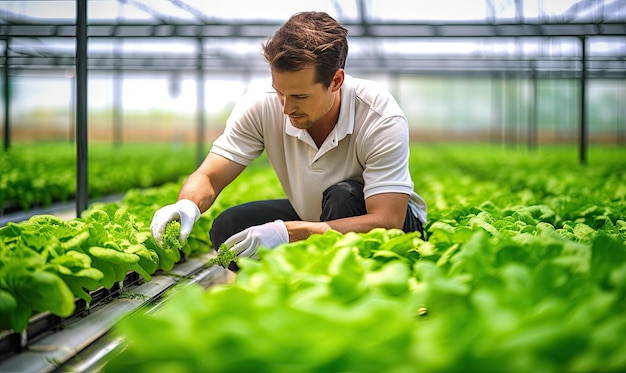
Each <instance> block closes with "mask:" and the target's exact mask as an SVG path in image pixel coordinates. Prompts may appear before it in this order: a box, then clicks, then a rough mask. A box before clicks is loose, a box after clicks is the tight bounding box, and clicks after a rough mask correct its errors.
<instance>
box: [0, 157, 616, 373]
mask: <svg viewBox="0 0 626 373" xmlns="http://www.w3.org/2000/svg"><path fill="white" fill-rule="evenodd" d="M623 155H624V151H623V150H620V149H597V150H594V152H593V153H592V154H591V157H590V163H591V164H589V165H587V166H581V165H579V164H577V162H576V154H575V150H572V149H567V148H564V149H549V150H548V149H546V150H541V151H538V152H535V153H525V152H520V151H511V150H510V149H499V148H493V147H485V146H482V147H468V146H461V147H429V146H415V147H414V148H413V149H412V156H411V167H412V169H411V171H412V174H413V177H414V180H415V181H416V190H417V191H418V192H420V194H422V195H423V196H424V197H425V199H426V200H427V201H428V202H429V207H430V209H429V217H430V219H429V222H428V223H427V225H426V228H427V232H428V240H423V239H422V238H420V237H418V236H417V235H415V234H402V233H401V232H398V231H381V230H376V231H373V232H370V233H367V234H349V235H345V236H343V235H339V234H337V233H335V232H329V233H328V234H326V235H322V236H312V237H311V238H310V239H309V240H307V241H303V242H300V243H296V244H291V245H285V246H283V247H281V248H278V249H276V250H274V251H267V252H265V253H264V254H263V255H262V258H261V260H260V261H250V260H241V261H240V266H241V267H242V271H241V272H240V273H239V275H238V276H237V280H236V282H235V283H234V284H231V285H227V286H218V287H215V288H211V289H210V290H209V291H207V292H205V291H204V290H203V289H200V288H196V287H195V286H190V287H186V288H185V290H180V291H178V292H175V293H172V295H171V296H170V297H171V298H170V300H169V301H168V302H166V303H165V306H164V307H163V308H162V309H161V311H160V312H158V313H154V314H151V315H138V316H136V317H132V318H129V319H127V320H126V321H124V322H123V323H122V324H121V325H120V328H119V331H118V333H119V335H122V336H124V337H126V338H127V340H128V341H129V343H130V344H129V346H128V348H127V349H126V350H125V352H124V353H123V354H122V356H120V358H119V359H116V360H114V361H113V362H112V363H111V365H110V371H117V370H120V369H126V368H133V369H135V370H137V371H141V370H145V371H149V370H150V369H153V368H156V367H158V368H159V369H164V368H167V369H168V370H172V371H203V370H204V371H242V370H251V369H253V370H255V371H390V372H393V371H398V372H401V371H414V370H415V369H423V370H437V371H450V370H456V371H460V370H499V371H502V370H508V371H511V370H517V371H525V370H533V371H535V370H544V371H557V370H587V371H589V370H606V371H617V370H620V369H623V368H625V367H626V361H625V358H624V356H626V353H625V352H626V351H624V345H623V343H622V342H623V340H622V337H621V336H622V335H624V334H625V332H626V316H625V314H624V310H625V309H626V300H625V298H626V265H625V264H624V263H626V254H625V253H626V248H625V247H624V243H625V242H626V222H625V220H624V217H625V216H626V179H625V178H626V165H625V164H624V162H623V161H621V159H624V158H623V157H622V156H623ZM179 187H180V184H179V183H173V184H168V185H166V186H163V187H161V188H151V189H143V190H132V191H129V192H128V193H126V195H125V196H124V199H123V200H122V201H120V202H119V203H113V204H98V205H94V206H92V207H91V208H90V210H89V211H87V212H85V213H84V214H83V215H82V216H81V217H80V218H77V219H74V220H71V221H69V222H63V221H59V220H57V219H54V218H51V217H47V216H38V217H33V218H32V219H31V221H29V222H24V223H19V224H17V223H15V224H13V223H12V224H10V225H8V226H7V227H5V228H3V229H2V230H0V238H1V239H0V251H1V252H2V255H1V256H0V289H3V290H4V293H3V292H2V291H0V311H1V310H2V309H5V310H6V309H8V308H10V310H12V312H15V311H16V310H17V309H18V307H19V314H20V315H23V313H24V312H37V311H44V310H46V309H45V308H46V307H47V308H48V309H47V310H48V311H51V312H53V313H55V312H56V313H58V314H67V312H70V308H71V306H70V305H69V302H67V304H66V306H65V308H63V307H60V306H59V305H58V304H57V303H60V302H59V300H58V298H59V295H58V294H61V293H64V294H63V297H65V298H67V299H70V298H73V297H82V298H83V299H86V300H88V299H89V298H88V293H89V290H90V289H92V288H95V287H97V286H108V284H109V283H110V282H107V280H104V279H105V276H106V274H105V272H107V269H104V268H105V267H106V268H108V267H107V266H106V265H102V264H101V263H102V262H106V260H105V258H110V257H116V258H117V259H113V260H115V261H117V262H118V263H116V265H118V264H119V265H120V266H121V269H120V270H118V271H116V270H115V266H113V267H114V269H113V271H112V272H111V271H109V272H108V273H109V277H106V278H107V279H109V281H110V280H111V279H112V280H113V281H116V280H117V279H118V277H115V276H114V275H113V276H112V275H111V273H115V274H119V273H122V272H124V271H129V270H130V271H133V270H135V271H138V272H139V273H142V274H143V275H144V278H146V279H147V280H149V279H150V277H149V276H146V274H147V275H150V274H151V273H153V272H152V269H154V270H159V269H164V270H167V268H168V266H170V265H173V263H174V260H175V259H176V257H175V256H174V257H172V258H169V262H168V261H163V263H168V264H167V265H165V264H163V263H162V262H161V260H163V259H168V256H167V255H166V253H162V254H161V255H159V252H158V251H157V250H158V248H156V246H155V245H154V244H153V242H152V239H151V237H150V234H149V230H148V227H149V223H150V219H151V218H152V215H153V213H154V211H155V210H156V209H157V208H159V207H161V206H162V205H164V204H167V203H171V202H172V201H174V200H175V199H176V195H177V193H178V189H179ZM280 196H282V191H281V189H280V186H279V184H278V182H277V180H276V178H275V176H274V175H273V173H272V172H271V171H270V169H269V168H268V165H267V163H266V162H265V161H264V160H261V161H260V162H256V163H255V164H253V165H252V166H251V167H249V168H248V169H247V170H246V171H245V172H244V174H242V175H241V177H240V178H238V179H237V180H236V182H235V183H234V184H233V185H231V186H229V187H228V188H227V189H226V190H224V192H223V193H222V195H221V196H220V197H219V199H218V201H217V203H216V204H215V205H214V206H213V207H212V209H210V210H209V211H208V212H206V213H205V214H203V216H202V218H201V220H200V221H199V223H197V224H196V227H195V228H194V231H193V232H192V235H191V238H190V240H189V244H188V245H189V247H190V249H186V248H183V253H182V255H186V254H189V255H193V252H194V251H195V250H198V251H201V250H206V249H207V248H208V247H209V246H210V242H209V241H208V237H207V234H206V232H207V231H208V227H209V225H210V223H211V221H212V220H213V218H214V217H215V215H216V214H217V213H219V211H221V210H222V209H223V208H225V207H228V206H230V205H233V204H237V203H241V202H245V201H247V200H253V199H259V198H276V197H280ZM38 222H39V223H38ZM31 224H32V225H31ZM37 224H39V225H38V226H37ZM29 225H30V228H29ZM35 232H43V233H39V236H41V237H36V236H37V235H36V234H35ZM52 232H54V233H52ZM173 236H174V237H176V235H175V232H174V233H173ZM3 237H8V239H7V238H3ZM194 240H197V241H194ZM173 242H174V243H175V240H174V241H173ZM70 248H71V249H70ZM144 248H145V249H146V251H147V254H146V251H144V250H143V249H144ZM101 249H106V250H101ZM118 249H119V250H118ZM107 250H114V251H117V252H119V254H121V256H123V257H124V258H129V257H127V256H126V255H125V254H128V253H129V252H130V253H131V254H134V255H136V256H137V257H138V259H137V260H136V261H135V259H134V257H133V259H132V260H130V261H123V262H122V261H121V256H120V255H118V253H113V252H110V251H107ZM133 250H137V252H133ZM185 250H189V251H187V252H185ZM175 251H177V250H175ZM139 252H142V253H143V255H141V254H139ZM155 254H156V255H155ZM174 255H175V254H174ZM157 257H158V260H157ZM141 258H143V259H144V262H143V263H144V264H147V266H145V267H144V266H142V265H141V262H140V260H141ZM119 262H122V263H119ZM16 263H17V264H16ZM155 263H157V264H156V267H155ZM7 268H12V269H11V270H7ZM17 268H27V269H29V271H30V273H36V275H28V274H27V273H29V271H23V270H21V269H17ZM81 271H84V272H81ZM96 271H99V272H100V273H102V278H100V279H99V280H95V279H94V278H95V277H99V275H98V274H96ZM13 273H17V274H18V275H19V276H16V275H14V274H13ZM42 273H43V275H42ZM88 273H91V274H93V275H94V276H93V277H94V278H92V282H89V280H86V279H85V278H87V277H89V276H88V275H87V274H88ZM20 276H24V277H22V279H21V280H15V277H18V278H20ZM53 277H54V278H55V279H54V280H53V279H52V278H53ZM11 278H13V279H12V280H10V281H9V282H10V283H11V284H17V285H18V288H17V290H16V289H15V288H13V290H11V289H9V288H8V287H7V286H5V284H6V283H7V281H6V279H11ZM40 283H41V284H43V285H44V286H50V287H53V286H52V285H50V284H51V283H54V284H55V285H59V284H65V285H66V286H67V289H66V290H69V293H68V292H67V291H63V290H54V289H48V290H46V291H37V290H33V289H36V288H37V287H38V285H36V284H40ZM34 284H35V286H33V285H34ZM12 286H15V285H12ZM19 286H21V287H19ZM57 287H58V288H63V285H59V286H57ZM26 288H28V290H25V289H26ZM85 290H87V291H85ZM7 294H8V295H10V296H12V297H13V298H12V299H13V300H15V304H21V305H16V306H12V305H13V304H14V303H13V302H12V301H11V298H9V297H7ZM5 299H9V301H8V302H7V301H5ZM53 303H54V304H53ZM54 307H57V309H55V308H54ZM6 315H7V314H6V313H5V314H2V315H0V320H3V321H4V320H12V321H13V322H14V321H15V320H14V319H16V318H17V323H15V324H12V325H8V327H13V328H15V327H16V326H17V328H16V330H19V328H20V327H23V325H24V323H25V322H26V321H27V319H26V318H25V317H24V316H6ZM11 317H12V318H11ZM5 326H6V325H5ZM153 364H158V365H156V366H155V365H153Z"/></svg>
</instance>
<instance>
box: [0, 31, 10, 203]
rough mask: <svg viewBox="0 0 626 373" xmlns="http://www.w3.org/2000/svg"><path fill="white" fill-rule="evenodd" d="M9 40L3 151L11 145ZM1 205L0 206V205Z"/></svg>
mask: <svg viewBox="0 0 626 373" xmlns="http://www.w3.org/2000/svg"><path fill="white" fill-rule="evenodd" d="M10 44H11V42H10V39H9V38H6V39H4V74H3V76H4V78H3V83H4V86H3V88H4V151H5V152H6V151H8V150H9V148H10V147H11V122H10V120H11V115H10V113H11V110H10V108H11V105H10V104H11V89H10V84H11V82H10V79H9V46H10ZM0 207H2V206H0Z"/></svg>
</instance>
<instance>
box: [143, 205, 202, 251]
mask: <svg viewBox="0 0 626 373" xmlns="http://www.w3.org/2000/svg"><path fill="white" fill-rule="evenodd" d="M199 218H200V209H199V208H198V206H197V205H196V204H195V203H194V202H192V201H191V200H188V199H181V200H180V201H178V202H176V203H174V204H172V205H167V206H164V207H162V208H160V209H159V210H157V212H155V213H154V216H153V217H152V223H151V224H150V230H151V231H152V237H154V240H155V241H156V243H157V245H159V246H161V245H162V244H163V233H164V232H165V226H166V225H167V223H169V222H170V221H172V220H180V236H179V238H178V239H179V240H180V242H181V243H182V242H185V241H186V240H187V237H189V234H190V233H191V229H192V228H193V225H194V223H195V222H196V221H198V219H199Z"/></svg>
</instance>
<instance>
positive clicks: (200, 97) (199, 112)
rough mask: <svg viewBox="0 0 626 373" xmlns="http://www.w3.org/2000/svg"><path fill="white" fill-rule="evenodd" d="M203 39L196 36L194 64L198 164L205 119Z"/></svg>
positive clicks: (201, 158) (202, 153)
mask: <svg viewBox="0 0 626 373" xmlns="http://www.w3.org/2000/svg"><path fill="white" fill-rule="evenodd" d="M203 44H204V43H203V39H202V38H198V61H197V65H196V97H197V99H196V130H197V136H196V141H197V149H196V160H197V164H198V166H200V163H202V161H203V160H204V156H205V154H204V137H205V136H204V133H205V125H206V123H205V120H204V67H203V64H202V54H203V49H204V48H203Z"/></svg>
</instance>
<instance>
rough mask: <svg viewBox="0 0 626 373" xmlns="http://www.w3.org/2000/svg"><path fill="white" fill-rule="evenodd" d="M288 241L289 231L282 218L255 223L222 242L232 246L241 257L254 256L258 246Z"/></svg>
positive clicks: (271, 246)
mask: <svg viewBox="0 0 626 373" xmlns="http://www.w3.org/2000/svg"><path fill="white" fill-rule="evenodd" d="M288 242H289V232H287V226H286V225H285V222H284V221H282V220H275V221H273V222H269V223H265V224H261V225H255V226H252V227H250V228H248V229H246V230H243V231H241V232H239V233H236V234H234V235H232V236H231V237H230V238H229V239H227V240H226V242H224V244H225V245H226V247H229V248H232V250H234V251H235V254H237V255H238V256H243V257H251V258H256V252H257V250H258V249H259V247H261V246H264V247H267V248H270V249H273V248H275V247H276V246H278V245H280V244H284V243H288Z"/></svg>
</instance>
